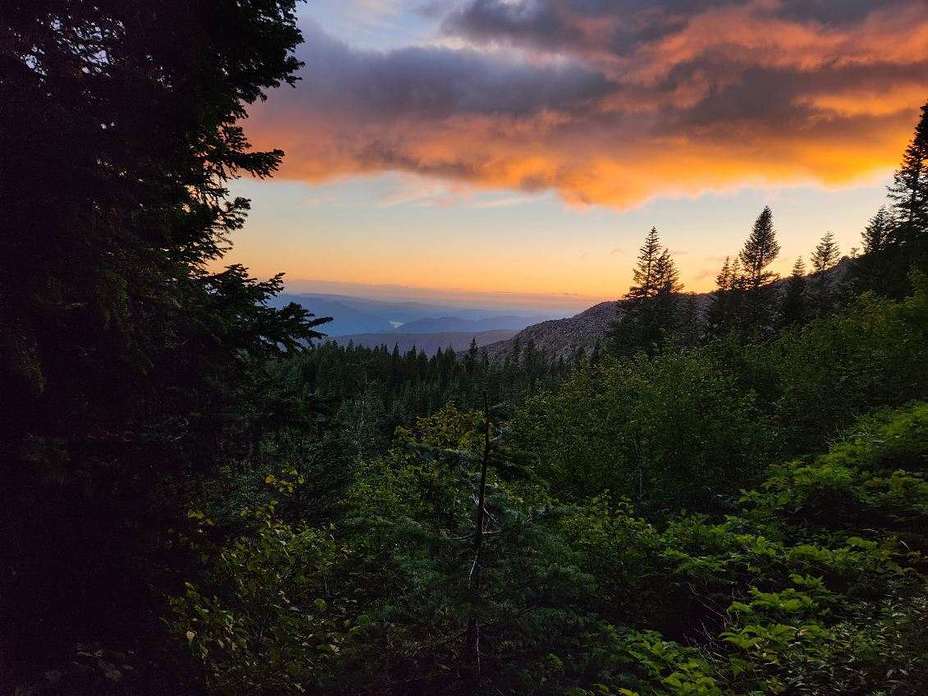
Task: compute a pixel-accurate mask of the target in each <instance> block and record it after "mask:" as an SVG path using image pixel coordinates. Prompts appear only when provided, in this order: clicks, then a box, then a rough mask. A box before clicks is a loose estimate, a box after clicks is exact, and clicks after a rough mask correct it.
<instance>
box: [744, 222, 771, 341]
mask: <svg viewBox="0 0 928 696" xmlns="http://www.w3.org/2000/svg"><path fill="white" fill-rule="evenodd" d="M779 254H780V244H779V242H777V237H776V230H774V228H773V212H772V211H771V210H770V207H769V206H765V207H764V209H763V210H762V211H761V213H760V215H758V216H757V220H755V221H754V227H753V229H752V230H751V234H750V235H749V236H748V238H747V240H746V241H745V243H744V248H742V250H741V252H740V254H739V255H738V259H739V260H740V261H741V267H742V278H743V283H744V293H745V294H744V302H743V307H742V312H741V321H740V324H741V326H740V328H741V331H742V332H743V334H744V335H745V336H748V337H761V336H764V335H767V334H769V333H770V331H771V329H772V324H773V317H774V309H775V302H776V292H775V288H774V287H773V283H774V282H775V281H776V280H777V279H778V277H779V276H778V275H777V274H776V273H774V272H773V271H771V270H770V264H772V263H773V262H774V260H775V259H776V258H777V256H778V255H779Z"/></svg>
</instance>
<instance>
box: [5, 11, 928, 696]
mask: <svg viewBox="0 0 928 696" xmlns="http://www.w3.org/2000/svg"><path fill="white" fill-rule="evenodd" d="M0 36H2V43H0V104H3V105H4V106H3V108H0V148H2V152H3V153H4V157H3V158H2V164H0V168H2V171H0V187H2V188H0V200H2V201H3V203H4V226H3V231H2V233H0V399H2V404H0V461H2V465H3V473H4V481H3V490H4V496H3V502H4V504H3V505H2V509H0V538H2V540H3V541H2V545H0V689H4V690H5V691H4V693H16V694H22V695H23V696H25V695H27V694H29V695H31V694H36V695H38V694H143V695H145V694H181V693H191V694H224V695H225V694H242V695H245V694H248V695H255V694H267V695H271V694H274V695H276V694H302V693H315V694H345V695H349V694H350V695H362V694H388V695H389V694H395V695H401V694H423V695H424V694H486V695H488V696H489V695H490V694H546V695H547V694H551V695H554V694H564V695H570V696H583V695H587V696H592V695H594V694H595V695H602V696H620V695H623V696H633V695H635V694H639V695H641V696H644V695H647V694H653V695H657V694H666V695H678V696H682V695H697V694H698V695H704V696H712V695H716V694H718V695H721V694H743V695H748V694H767V693H774V694H780V693H781V694H810V695H811V694H887V695H888V694H898V695H905V694H919V693H925V690H926V687H925V684H926V683H928V636H926V633H925V631H924V626H925V623H926V621H928V575H926V574H928V557H926V554H928V480H926V474H928V104H926V106H925V107H923V109H922V111H921V114H920V116H919V114H913V123H914V124H915V132H914V135H913V137H912V140H911V142H910V144H909V146H908V148H907V149H906V150H905V152H904V153H902V158H901V162H900V165H899V168H898V170H897V172H896V174H895V177H894V179H893V183H892V185H891V187H890V189H889V191H888V197H887V202H886V206H885V207H884V208H881V209H880V210H878V211H875V212H874V215H873V218H872V220H871V221H870V223H869V225H868V226H867V227H866V229H864V230H861V246H860V248H859V249H858V250H853V251H849V252H848V253H847V254H846V255H845V256H843V257H842V255H841V251H840V250H839V249H838V248H837V245H836V243H835V240H834V238H833V237H832V236H831V235H829V234H825V235H824V236H823V237H822V238H821V239H820V240H817V241H816V240H810V256H809V258H808V260H807V261H808V265H806V260H804V259H798V260H797V261H796V263H795V265H794V270H793V273H792V274H791V275H790V276H789V277H786V278H779V277H778V276H777V274H776V273H774V272H773V271H772V270H771V264H773V263H774V261H775V260H776V259H777V257H778V255H779V253H780V247H779V244H778V242H777V238H776V228H775V224H774V223H775V218H774V211H772V210H771V209H770V208H765V209H764V210H763V211H761V212H760V213H759V215H758V217H757V220H756V222H755V224H754V226H753V228H752V229H749V230H745V235H746V239H745V242H744V245H743V247H742V249H741V250H740V251H737V252H736V253H733V254H732V256H731V257H730V258H729V259H728V260H726V262H725V264H724V266H723V268H722V269H721V270H720V272H719V275H718V280H717V288H716V290H715V291H714V292H713V293H712V294H711V297H710V298H709V300H708V303H706V302H700V301H697V299H696V298H695V296H692V295H688V294H686V292H685V289H684V288H683V287H682V285H681V283H680V280H679V274H678V271H677V267H676V263H675V260H674V259H673V257H672V254H671V253H670V251H669V250H667V249H666V248H665V247H664V245H663V244H662V241H661V238H660V233H659V232H658V230H656V229H652V230H651V231H650V232H649V233H648V234H647V235H646V236H645V239H644V242H643V244H642V247H641V250H640V253H639V257H638V259H637V262H636V265H635V269H634V282H633V286H632V287H631V288H630V289H628V291H627V293H625V295H624V299H623V300H622V301H621V302H620V303H617V305H616V320H615V322H614V324H613V327H612V330H611V331H610V333H609V335H608V336H606V337H604V339H603V341H602V342H601V344H600V345H598V346H597V347H596V348H595V349H594V350H592V351H577V352H576V353H575V354H574V355H573V356H572V357H571V358H570V359H564V358H563V357H561V358H557V359H555V358H553V357H551V356H548V355H546V354H544V353H543V352H541V351H539V350H537V349H536V348H535V347H534V346H533V345H532V344H530V343H529V344H520V343H518V342H517V343H516V344H515V345H514V347H513V349H512V350H510V351H508V352H507V353H506V354H505V355H499V356H493V357H492V358H491V357H489V356H488V355H486V354H485V353H483V352H482V351H480V350H479V349H477V348H476V346H475V347H473V348H472V349H471V350H470V351H466V352H463V353H460V354H455V353H454V352H451V351H440V352H439V353H438V354H436V355H434V356H432V357H427V356H426V355H425V354H423V353H421V352H416V351H410V352H408V353H405V354H402V353H400V352H399V351H398V350H390V349H389V348H381V349H370V348H362V347H355V346H343V347H339V346H336V345H335V344H333V343H328V342H325V341H324V340H322V337H323V335H324V331H325V318H318V317H314V316H313V315H312V314H310V313H309V312H308V311H307V310H306V309H304V308H302V307H299V306H297V305H289V306H286V307H284V308H282V309H275V308H274V307H273V305H272V303H271V299H272V298H273V297H274V296H276V295H277V294H278V293H280V292H281V290H282V289H283V280H282V277H280V276H278V277H275V278H272V279H270V280H268V281H260V280H257V279H255V278H253V277H252V276H251V275H250V274H249V272H248V270H247V269H245V268H243V267H241V266H237V265H232V266H228V267H226V268H224V269H223V270H221V271H218V272H217V271H215V270H213V269H214V268H216V267H217V266H216V263H217V262H218V261H221V259H222V258H223V255H224V254H225V252H226V251H227V250H228V248H229V244H230V243H231V242H232V241H233V240H234V233H235V231H236V230H238V229H240V228H241V227H242V226H243V225H244V224H245V223H246V216H247V211H248V208H249V202H248V201H247V200H245V199H242V198H233V197H231V196H230V194H229V190H228V185H229V182H230V181H231V180H232V179H234V178H236V177H239V176H243V175H248V176H254V177H268V176H271V175H273V173H274V172H275V170H276V168H277V166H278V164H279V162H280V161H281V158H282V157H283V153H282V152H280V151H270V152H256V151H253V150H252V149H251V146H250V145H249V142H248V140H247V139H246V136H245V131H244V130H243V126H242V119H243V118H244V117H245V116H246V113H247V108H248V107H249V105H251V104H253V103H254V102H256V101H258V100H261V99H264V98H265V94H266V92H267V91H268V90H269V89H271V88H275V87H282V88H287V86H288V84H289V85H291V86H292V85H294V84H295V78H294V75H295V71H296V70H297V69H298V67H299V63H298V61H297V60H296V59H295V58H294V56H293V50H294V48H295V46H296V45H297V44H298V43H299V42H300V40H301V36H300V33H299V30H298V29H297V27H296V15H295V6H294V0H239V1H238V2H232V1H230V0H213V1H206V0H204V1H202V2H190V3H171V2H153V1H152V0H121V1H119V2H113V1H108V2H96V3H87V2H76V1H75V2H58V1H55V0H10V1H8V2H6V3H4V4H3V9H2V12H0ZM622 290H623V289H622V288H617V294H618V293H620V292H621V291H622Z"/></svg>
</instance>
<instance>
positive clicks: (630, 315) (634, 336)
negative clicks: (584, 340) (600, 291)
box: [610, 227, 682, 355]
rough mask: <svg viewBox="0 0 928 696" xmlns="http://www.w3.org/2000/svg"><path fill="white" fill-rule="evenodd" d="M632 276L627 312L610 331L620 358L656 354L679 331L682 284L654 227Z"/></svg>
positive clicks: (646, 239) (626, 304)
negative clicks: (644, 353) (621, 356)
mask: <svg viewBox="0 0 928 696" xmlns="http://www.w3.org/2000/svg"><path fill="white" fill-rule="evenodd" d="M632 277H633V279H634V284H633V285H632V287H631V288H629V290H628V292H627V293H626V295H625V299H624V302H623V307H622V309H623V310H624V312H623V314H622V316H621V317H620V318H619V320H618V321H615V322H613V324H612V327H611V330H610V343H611V344H612V347H613V349H614V351H615V352H617V353H618V354H620V355H628V354H631V353H634V352H635V351H637V350H642V349H643V350H645V351H646V352H648V353H653V352H655V351H657V350H658V349H659V348H660V346H661V345H662V344H663V343H664V342H665V340H666V339H667V337H668V336H669V335H670V334H671V333H673V332H674V331H675V329H676V324H677V320H678V313H679V307H678V300H679V293H680V290H681V289H682V284H681V283H680V276H679V272H678V271H677V267H676V263H675V262H674V260H673V257H672V256H671V254H670V251H669V250H668V249H666V248H664V247H663V245H662V244H661V241H660V235H659V234H658V232H657V229H656V228H654V227H652V228H651V230H650V231H649V232H648V234H647V236H646V237H645V240H644V243H643V244H642V245H641V249H640V250H639V253H638V260H637V263H636V266H635V269H634V272H633V276H632Z"/></svg>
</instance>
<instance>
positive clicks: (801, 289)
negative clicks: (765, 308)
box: [780, 256, 809, 327]
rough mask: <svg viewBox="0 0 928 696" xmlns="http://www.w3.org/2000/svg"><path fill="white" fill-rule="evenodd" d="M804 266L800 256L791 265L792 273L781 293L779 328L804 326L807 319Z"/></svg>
mask: <svg viewBox="0 0 928 696" xmlns="http://www.w3.org/2000/svg"><path fill="white" fill-rule="evenodd" d="M806 284H807V283H806V265H805V263H804V262H803V260H802V257H801V256H800V257H799V258H798V259H796V263H794V264H793V272H792V273H791V274H790V276H789V281H788V282H787V284H786V291H785V292H784V293H783V302H782V304H781V305H780V326H781V327H788V326H795V325H797V324H804V323H805V322H806V320H807V319H808V313H809V308H808V298H807V297H806Z"/></svg>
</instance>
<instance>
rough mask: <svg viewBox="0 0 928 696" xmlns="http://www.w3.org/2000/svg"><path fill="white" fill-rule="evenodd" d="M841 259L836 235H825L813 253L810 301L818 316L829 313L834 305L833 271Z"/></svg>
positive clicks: (829, 233) (828, 233)
mask: <svg viewBox="0 0 928 696" xmlns="http://www.w3.org/2000/svg"><path fill="white" fill-rule="evenodd" d="M839 257H840V252H839V251H838V243H837V242H836V241H835V236H834V234H832V233H831V232H827V233H825V235H824V236H823V237H822V238H821V240H820V241H819V243H818V244H817V245H816V247H815V250H814V251H813V252H812V296H811V298H810V299H811V304H812V310H813V312H814V313H815V314H816V315H817V316H821V315H822V314H826V313H827V312H829V311H830V310H831V309H832V306H833V304H834V297H833V293H832V285H833V282H834V278H833V277H832V271H834V268H835V266H836V265H837V263H838V258H839Z"/></svg>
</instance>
